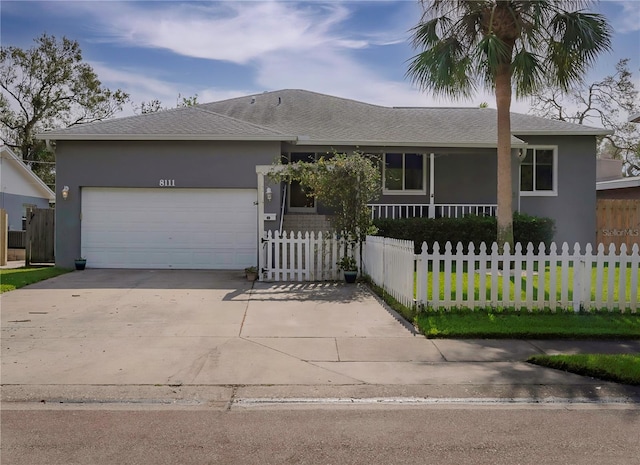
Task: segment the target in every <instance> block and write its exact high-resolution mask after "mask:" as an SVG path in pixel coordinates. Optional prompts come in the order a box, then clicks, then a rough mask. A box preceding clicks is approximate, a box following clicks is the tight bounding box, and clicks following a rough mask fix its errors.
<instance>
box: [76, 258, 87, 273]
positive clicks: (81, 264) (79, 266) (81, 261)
mask: <svg viewBox="0 0 640 465" xmlns="http://www.w3.org/2000/svg"><path fill="white" fill-rule="evenodd" d="M75 262H76V270H84V268H85V267H86V266H87V259H86V258H84V257H80V258H76V260H75Z"/></svg>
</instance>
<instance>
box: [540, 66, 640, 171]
mask: <svg viewBox="0 0 640 465" xmlns="http://www.w3.org/2000/svg"><path fill="white" fill-rule="evenodd" d="M531 104H532V107H531V112H532V113H533V114H535V115H537V116H542V117H545V118H551V119H557V120H560V121H567V122H570V123H576V124H597V125H600V126H602V127H605V128H607V129H612V130H613V131H614V133H613V134H611V135H608V136H603V137H602V140H601V141H600V144H599V146H598V155H599V156H601V157H605V158H615V159H621V160H623V163H624V164H623V167H624V171H625V172H626V174H627V175H629V176H638V175H640V124H637V123H630V122H629V121H628V115H633V114H637V113H638V112H640V102H639V101H638V90H637V88H636V86H635V84H634V81H633V74H632V73H631V71H630V70H629V59H628V58H625V59H622V60H620V61H619V62H618V63H617V64H616V68H615V73H613V74H611V75H609V76H606V77H604V78H603V79H601V80H599V81H594V82H592V83H584V82H583V83H580V84H578V85H576V86H574V87H572V88H571V90H569V92H568V93H566V94H565V93H562V92H560V91H559V90H558V89H555V88H553V87H551V86H544V87H542V88H541V89H539V90H538V91H537V92H535V93H534V94H533V98H532V100H531Z"/></svg>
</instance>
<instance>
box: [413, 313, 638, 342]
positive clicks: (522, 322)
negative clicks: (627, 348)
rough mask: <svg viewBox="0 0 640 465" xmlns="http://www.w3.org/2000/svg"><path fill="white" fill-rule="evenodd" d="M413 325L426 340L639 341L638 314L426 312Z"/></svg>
mask: <svg viewBox="0 0 640 465" xmlns="http://www.w3.org/2000/svg"><path fill="white" fill-rule="evenodd" d="M416 324H417V326H418V328H420V331H421V332H422V333H423V334H424V335H425V336H426V337H428V338H506V339H551V338H554V339H555V338H560V339H568V338H570V339H615V338H626V339H640V313H637V314H630V313H617V312H581V313H574V312H556V313H553V312H550V311H535V312H526V311H523V312H520V311H510V310H504V311H494V310H476V311H469V310H466V311H465V310H452V311H449V312H447V311H429V312H423V313H420V314H418V316H417V317H416Z"/></svg>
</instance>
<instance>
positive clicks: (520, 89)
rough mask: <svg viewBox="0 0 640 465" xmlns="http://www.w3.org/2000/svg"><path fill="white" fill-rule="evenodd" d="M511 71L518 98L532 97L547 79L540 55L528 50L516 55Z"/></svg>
mask: <svg viewBox="0 0 640 465" xmlns="http://www.w3.org/2000/svg"><path fill="white" fill-rule="evenodd" d="M511 71H512V75H513V80H514V81H515V88H516V97H517V98H520V97H523V96H526V95H531V93H532V92H534V91H535V90H536V89H538V88H539V87H540V85H541V84H542V83H543V82H544V79H545V75H544V68H543V61H541V60H540V57H539V56H538V55H536V54H535V53H533V52H529V51H527V50H520V51H519V52H518V53H516V54H515V55H514V57H513V61H512V63H511Z"/></svg>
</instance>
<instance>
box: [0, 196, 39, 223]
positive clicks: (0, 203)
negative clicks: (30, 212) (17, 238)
mask: <svg viewBox="0 0 640 465" xmlns="http://www.w3.org/2000/svg"><path fill="white" fill-rule="evenodd" d="M27 205H35V206H36V207H37V208H49V199H43V198H41V197H30V196H27V195H16V194H9V193H7V192H1V193H0V208H3V209H5V210H6V211H7V215H8V217H9V231H22V217H23V216H24V214H25V211H26V206H27Z"/></svg>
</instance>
